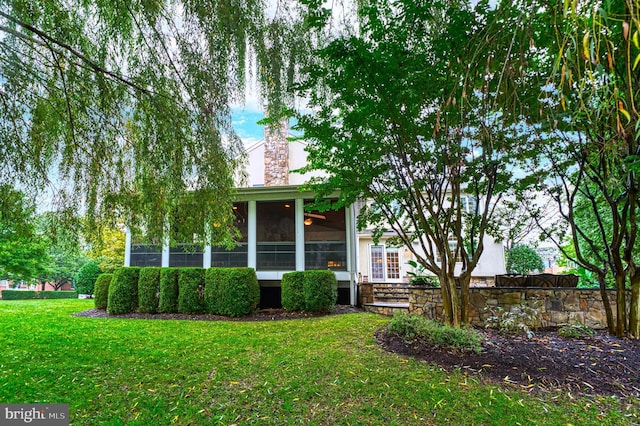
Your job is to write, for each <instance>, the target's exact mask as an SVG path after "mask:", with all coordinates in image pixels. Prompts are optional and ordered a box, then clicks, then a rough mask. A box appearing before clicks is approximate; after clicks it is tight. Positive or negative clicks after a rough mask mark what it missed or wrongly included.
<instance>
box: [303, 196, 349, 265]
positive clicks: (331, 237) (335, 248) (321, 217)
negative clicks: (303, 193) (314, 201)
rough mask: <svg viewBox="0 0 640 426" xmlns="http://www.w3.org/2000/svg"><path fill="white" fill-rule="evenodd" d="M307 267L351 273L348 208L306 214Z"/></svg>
mask: <svg viewBox="0 0 640 426" xmlns="http://www.w3.org/2000/svg"><path fill="white" fill-rule="evenodd" d="M304 268H305V269H306V270H311V269H331V270H333V271H346V270H347V225H346V220H345V209H344V208H340V209H339V210H330V211H326V212H316V211H313V212H307V211H306V210H305V213H304Z"/></svg>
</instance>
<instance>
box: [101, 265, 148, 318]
mask: <svg viewBox="0 0 640 426" xmlns="http://www.w3.org/2000/svg"><path fill="white" fill-rule="evenodd" d="M139 275H140V268H139V267H137V266H127V267H122V268H118V269H116V270H115V272H114V273H113V278H112V279H111V284H110V285H109V298H108V300H107V312H109V313H110V314H113V315H119V314H128V313H130V312H133V311H135V310H136V309H137V308H138V277H139Z"/></svg>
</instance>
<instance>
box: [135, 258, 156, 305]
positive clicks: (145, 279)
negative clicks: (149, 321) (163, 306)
mask: <svg viewBox="0 0 640 426" xmlns="http://www.w3.org/2000/svg"><path fill="white" fill-rule="evenodd" d="M159 300H160V268H158V267H147V268H142V269H140V277H139V278H138V310H139V311H140V312H144V313H150V314H155V313H156V312H158V303H159Z"/></svg>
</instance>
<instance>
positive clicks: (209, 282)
mask: <svg viewBox="0 0 640 426" xmlns="http://www.w3.org/2000/svg"><path fill="white" fill-rule="evenodd" d="M226 271H227V268H209V269H207V272H206V273H205V278H204V303H205V306H206V310H207V313H210V314H213V315H222V314H221V313H220V312H221V311H220V283H221V282H222V281H223V280H226V279H227V275H228V274H227V272H226Z"/></svg>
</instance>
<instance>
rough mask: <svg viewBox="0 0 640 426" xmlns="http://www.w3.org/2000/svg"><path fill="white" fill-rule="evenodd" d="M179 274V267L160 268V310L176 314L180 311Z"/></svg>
mask: <svg viewBox="0 0 640 426" xmlns="http://www.w3.org/2000/svg"><path fill="white" fill-rule="evenodd" d="M178 275H179V270H178V269H177V268H162V269H161V270H160V302H159V304H158V312H160V313H163V314H174V313H176V312H178Z"/></svg>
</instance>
